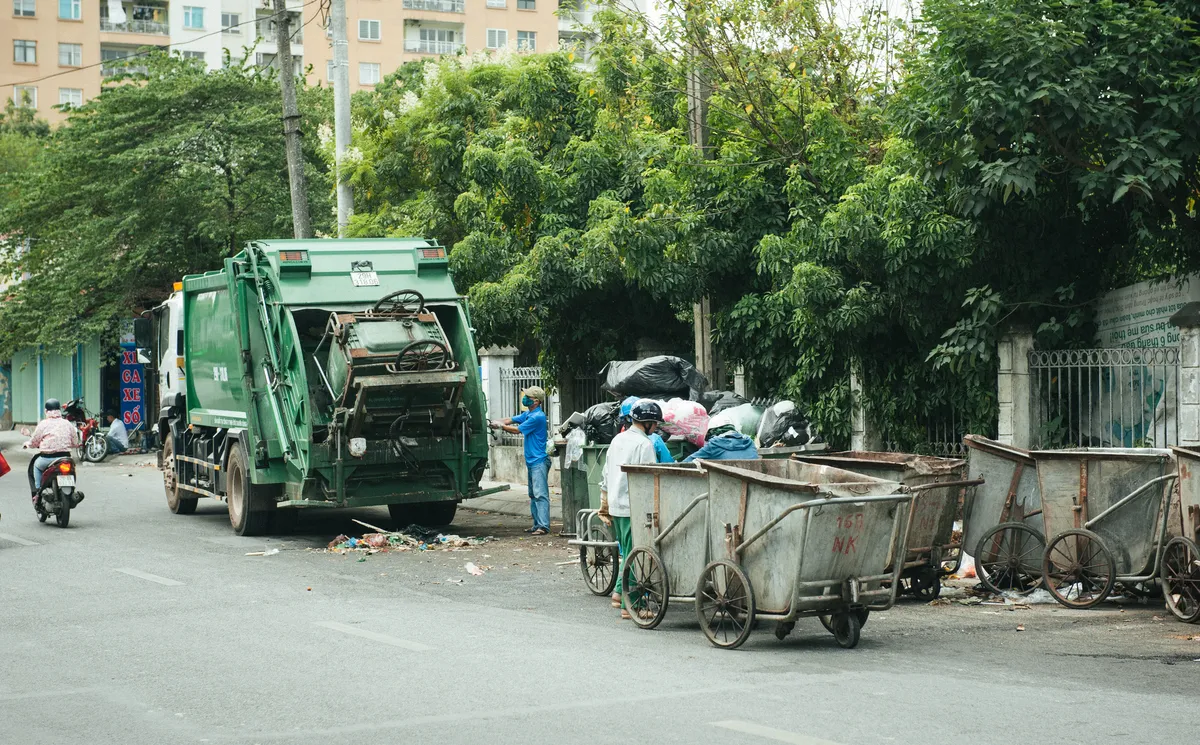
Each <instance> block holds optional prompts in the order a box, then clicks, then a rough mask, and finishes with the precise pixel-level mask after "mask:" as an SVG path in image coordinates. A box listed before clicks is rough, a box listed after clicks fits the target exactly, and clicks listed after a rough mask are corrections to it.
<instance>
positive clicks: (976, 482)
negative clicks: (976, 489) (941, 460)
mask: <svg viewBox="0 0 1200 745" xmlns="http://www.w3.org/2000/svg"><path fill="white" fill-rule="evenodd" d="M982 485H983V479H967V480H965V481H931V482H929V483H928V484H921V485H920V486H910V487H908V491H909V492H923V491H929V490H930V489H945V488H946V487H964V486H982Z"/></svg>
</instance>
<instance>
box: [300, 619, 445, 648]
mask: <svg viewBox="0 0 1200 745" xmlns="http://www.w3.org/2000/svg"><path fill="white" fill-rule="evenodd" d="M316 624H317V626H321V627H323V628H326V629H332V630H333V631H340V632H342V633H343V634H349V635H351V636H361V637H362V638H363V639H370V640H371V641H373V642H379V643H381V644H390V645H392V646H393V647H400V648H401V649H407V650H409V651H410V652H428V651H430V650H432V649H433V647H430V646H428V645H425V644H418V643H417V642H410V641H406V640H404V639H397V638H396V637H394V636H388V635H387V634H376V633H375V632H374V631H366V630H365V629H359V628H355V627H354V626H350V625H348V624H344V623H338V622H337V621H317V622H316Z"/></svg>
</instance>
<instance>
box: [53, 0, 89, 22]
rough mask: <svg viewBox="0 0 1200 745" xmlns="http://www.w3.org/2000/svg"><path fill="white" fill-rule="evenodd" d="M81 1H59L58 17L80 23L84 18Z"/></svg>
mask: <svg viewBox="0 0 1200 745" xmlns="http://www.w3.org/2000/svg"><path fill="white" fill-rule="evenodd" d="M81 5H82V3H81V2H80V0H58V17H59V18H65V19H66V20H68V21H78V20H79V19H80V18H82V17H83V12H82V7H81Z"/></svg>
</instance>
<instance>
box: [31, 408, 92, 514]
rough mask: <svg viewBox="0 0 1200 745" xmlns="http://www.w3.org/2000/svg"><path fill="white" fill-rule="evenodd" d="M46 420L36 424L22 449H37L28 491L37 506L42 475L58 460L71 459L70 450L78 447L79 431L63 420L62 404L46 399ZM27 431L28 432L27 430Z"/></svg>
mask: <svg viewBox="0 0 1200 745" xmlns="http://www.w3.org/2000/svg"><path fill="white" fill-rule="evenodd" d="M45 408H46V418H45V419H43V420H42V421H40V422H38V426H37V429H36V430H34V432H33V436H32V437H30V438H29V442H27V443H25V444H24V445H23V446H22V447H26V448H37V450H38V454H37V455H36V456H35V457H34V459H33V468H32V471H31V475H30V480H29V490H30V492H32V494H33V501H34V504H37V498H38V491H39V490H40V488H41V484H42V473H43V472H44V471H45V470H46V469H47V468H49V467H50V464H51V463H53V462H54V461H55V460H57V459H59V458H69V457H71V452H70V451H71V448H77V447H79V430H78V429H76V427H75V425H74V424H72V423H71V422H68V421H67V420H66V419H63V415H62V404H61V403H59V401H58V399H56V398H48V399H46V407H45ZM27 431H28V430H27Z"/></svg>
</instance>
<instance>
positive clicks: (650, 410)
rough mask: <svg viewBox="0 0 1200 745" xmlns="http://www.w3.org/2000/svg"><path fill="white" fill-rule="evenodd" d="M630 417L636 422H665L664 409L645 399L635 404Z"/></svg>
mask: <svg viewBox="0 0 1200 745" xmlns="http://www.w3.org/2000/svg"><path fill="white" fill-rule="evenodd" d="M629 415H630V417H631V418H632V419H633V421H635V422H661V421H662V420H663V413H662V407H661V406H659V405H658V403H657V402H655V401H648V400H645V399H643V400H641V401H638V402H637V403H636V404H634V405H633V408H632V409H630V411H629Z"/></svg>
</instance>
